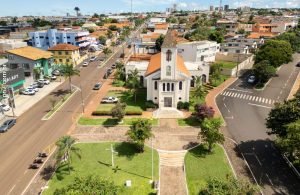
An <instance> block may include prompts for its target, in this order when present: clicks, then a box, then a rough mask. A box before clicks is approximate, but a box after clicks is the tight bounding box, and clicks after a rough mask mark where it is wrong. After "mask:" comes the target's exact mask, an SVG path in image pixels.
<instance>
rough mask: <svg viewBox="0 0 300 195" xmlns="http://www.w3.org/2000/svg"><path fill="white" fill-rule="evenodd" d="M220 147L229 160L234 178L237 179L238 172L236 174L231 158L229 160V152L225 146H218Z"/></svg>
mask: <svg viewBox="0 0 300 195" xmlns="http://www.w3.org/2000/svg"><path fill="white" fill-rule="evenodd" d="M218 145H219V146H220V147H221V148H222V149H223V151H224V154H225V156H226V158H227V161H228V162H229V165H230V167H231V170H232V173H233V176H234V178H235V179H237V174H236V172H235V170H234V168H233V165H232V163H231V160H230V158H229V156H228V154H227V152H226V150H225V148H224V146H223V145H221V144H218Z"/></svg>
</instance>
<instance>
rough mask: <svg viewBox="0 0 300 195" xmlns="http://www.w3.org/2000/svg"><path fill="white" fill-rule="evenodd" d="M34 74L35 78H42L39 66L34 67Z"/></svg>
mask: <svg viewBox="0 0 300 195" xmlns="http://www.w3.org/2000/svg"><path fill="white" fill-rule="evenodd" d="M33 74H34V79H35V80H38V79H39V78H40V76H41V69H40V68H38V67H35V68H34V69H33Z"/></svg>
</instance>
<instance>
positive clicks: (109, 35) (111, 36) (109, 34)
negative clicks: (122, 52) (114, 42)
mask: <svg viewBox="0 0 300 195" xmlns="http://www.w3.org/2000/svg"><path fill="white" fill-rule="evenodd" d="M106 36H107V37H108V38H109V39H111V38H113V37H114V34H113V32H112V31H111V30H108V31H107V33H106Z"/></svg>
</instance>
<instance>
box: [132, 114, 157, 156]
mask: <svg viewBox="0 0 300 195" xmlns="http://www.w3.org/2000/svg"><path fill="white" fill-rule="evenodd" d="M151 128H152V125H151V122H150V121H149V120H148V119H138V120H136V121H133V122H132V125H131V126H130V129H129V130H128V131H127V133H126V135H127V136H128V137H129V138H130V139H131V140H132V141H133V142H134V143H135V144H136V145H137V148H138V150H139V152H143V151H144V144H145V141H146V140H147V139H149V138H151V137H152V136H153V134H152V131H151Z"/></svg>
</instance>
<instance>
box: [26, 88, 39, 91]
mask: <svg viewBox="0 0 300 195" xmlns="http://www.w3.org/2000/svg"><path fill="white" fill-rule="evenodd" d="M26 89H27V90H32V91H35V92H38V91H39V89H38V88H34V87H27V88H26Z"/></svg>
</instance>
